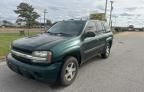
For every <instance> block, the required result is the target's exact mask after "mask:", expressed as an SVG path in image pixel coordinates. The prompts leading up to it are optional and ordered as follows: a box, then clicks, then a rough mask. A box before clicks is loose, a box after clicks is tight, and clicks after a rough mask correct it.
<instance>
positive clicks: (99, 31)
mask: <svg viewBox="0 0 144 92" xmlns="http://www.w3.org/2000/svg"><path fill="white" fill-rule="evenodd" d="M105 31H106V30H105V28H104V25H103V23H102V22H100V21H98V22H96V32H95V34H96V39H97V49H96V53H101V52H102V51H103V49H104V47H105V43H106V35H105Z"/></svg>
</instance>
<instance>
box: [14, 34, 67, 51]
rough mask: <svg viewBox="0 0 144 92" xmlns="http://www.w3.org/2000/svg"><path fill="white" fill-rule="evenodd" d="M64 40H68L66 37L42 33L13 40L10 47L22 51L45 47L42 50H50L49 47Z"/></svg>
mask: <svg viewBox="0 0 144 92" xmlns="http://www.w3.org/2000/svg"><path fill="white" fill-rule="evenodd" d="M66 39H68V37H62V36H55V35H49V34H48V33H44V34H39V35H37V36H33V37H25V38H21V39H18V40H15V41H14V42H13V43H12V46H13V47H15V48H18V49H22V50H29V51H34V50H37V49H38V48H40V47H43V46H45V45H46V46H47V47H45V48H43V49H50V48H51V47H53V46H55V45H56V44H58V43H60V42H63V41H65V40H66ZM41 49H42V48H41Z"/></svg>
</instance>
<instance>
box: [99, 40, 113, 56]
mask: <svg viewBox="0 0 144 92" xmlns="http://www.w3.org/2000/svg"><path fill="white" fill-rule="evenodd" d="M110 49H111V47H110V43H107V44H106V47H105V50H104V52H103V53H102V54H101V57H102V58H108V57H109V55H110Z"/></svg>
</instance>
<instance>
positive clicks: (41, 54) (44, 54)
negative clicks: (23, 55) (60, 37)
mask: <svg viewBox="0 0 144 92" xmlns="http://www.w3.org/2000/svg"><path fill="white" fill-rule="evenodd" d="M33 57H36V58H39V59H38V60H36V59H33V62H44V61H46V62H48V63H51V59H52V52H50V51H34V52H33Z"/></svg>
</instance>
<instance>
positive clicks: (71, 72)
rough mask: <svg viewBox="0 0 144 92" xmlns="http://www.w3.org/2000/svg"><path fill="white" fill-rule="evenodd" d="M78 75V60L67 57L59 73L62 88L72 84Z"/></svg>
mask: <svg viewBox="0 0 144 92" xmlns="http://www.w3.org/2000/svg"><path fill="white" fill-rule="evenodd" d="M77 73H78V60H77V59H76V58H75V57H68V58H66V60H65V63H64V65H63V67H62V70H61V73H60V83H61V85H62V86H68V85H70V84H72V82H73V81H74V80H75V78H76V76H77Z"/></svg>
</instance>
